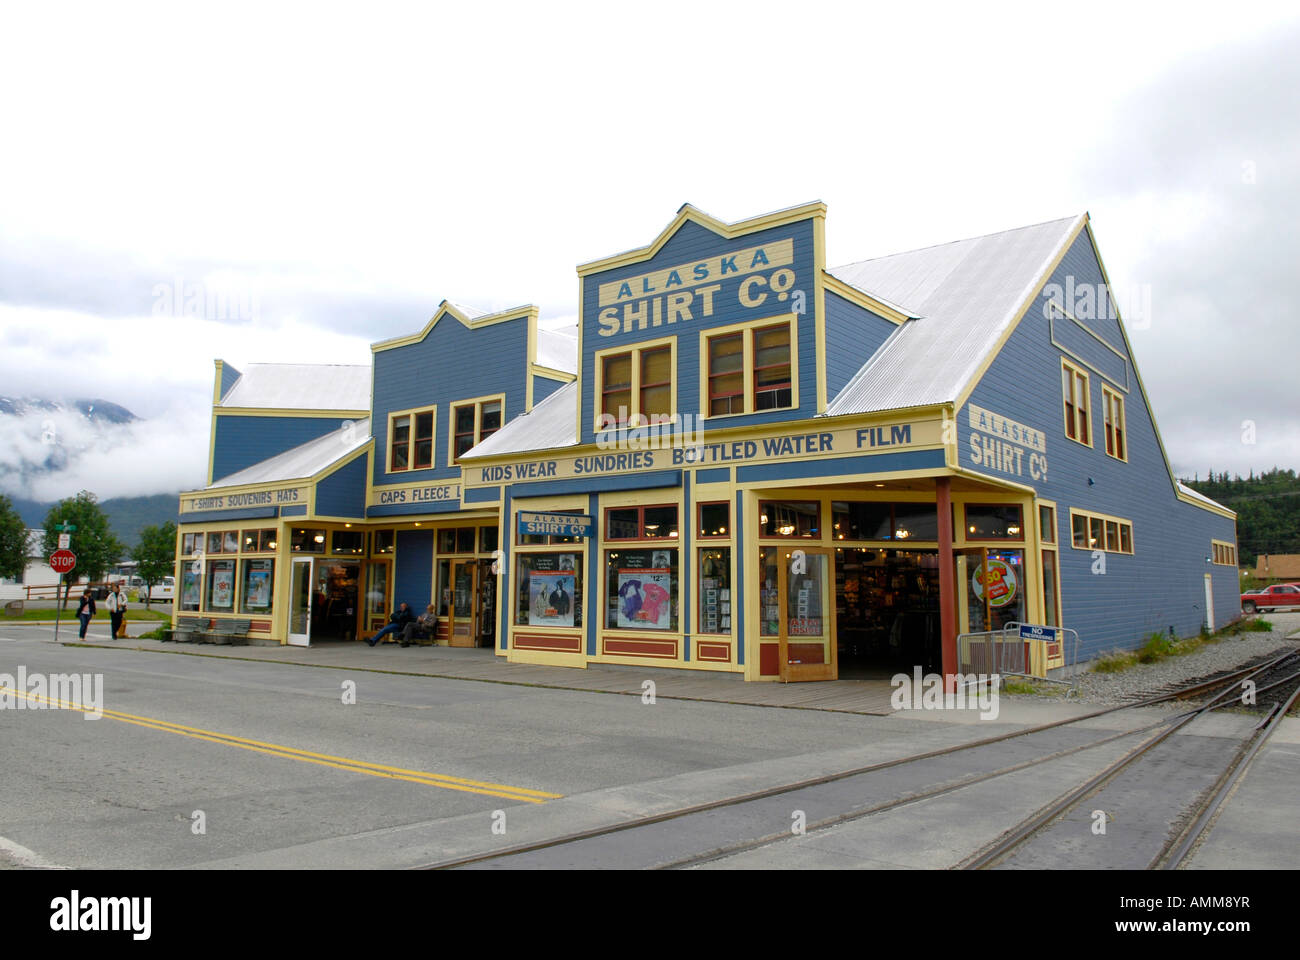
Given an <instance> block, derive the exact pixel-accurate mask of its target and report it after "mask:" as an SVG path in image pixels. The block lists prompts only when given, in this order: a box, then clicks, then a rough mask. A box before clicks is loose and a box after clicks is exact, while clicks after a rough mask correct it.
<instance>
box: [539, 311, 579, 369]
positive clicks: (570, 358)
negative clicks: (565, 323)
mask: <svg viewBox="0 0 1300 960" xmlns="http://www.w3.org/2000/svg"><path fill="white" fill-rule="evenodd" d="M537 362H538V363H539V364H541V365H542V366H543V367H550V368H551V369H552V370H559V371H561V372H563V373H573V374H576V373H577V372H578V325H577V324H576V323H575V324H574V325H573V326H572V327H561V328H559V329H553V330H545V329H538V331H537Z"/></svg>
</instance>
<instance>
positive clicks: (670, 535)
mask: <svg viewBox="0 0 1300 960" xmlns="http://www.w3.org/2000/svg"><path fill="white" fill-rule="evenodd" d="M676 536H677V531H676V530H672V531H669V533H668V539H669V540H671V539H673V538H674V537H676Z"/></svg>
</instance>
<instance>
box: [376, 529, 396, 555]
mask: <svg viewBox="0 0 1300 960" xmlns="http://www.w3.org/2000/svg"><path fill="white" fill-rule="evenodd" d="M393 549H394V547H393V531H392V530H376V531H375V532H374V534H373V535H372V540H371V546H370V552H371V553H372V554H374V555H375V556H382V555H384V554H386V553H392V552H393Z"/></svg>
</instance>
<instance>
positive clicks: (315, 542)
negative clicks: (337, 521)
mask: <svg viewBox="0 0 1300 960" xmlns="http://www.w3.org/2000/svg"><path fill="white" fill-rule="evenodd" d="M289 547H290V548H291V549H292V550H293V552H294V553H324V552H325V531H324V530H313V529H306V528H303V527H294V529H293V530H292V531H291V533H290V536H289Z"/></svg>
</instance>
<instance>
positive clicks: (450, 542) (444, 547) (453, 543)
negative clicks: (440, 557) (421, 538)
mask: <svg viewBox="0 0 1300 960" xmlns="http://www.w3.org/2000/svg"><path fill="white" fill-rule="evenodd" d="M477 540H478V529H477V528H476V527H456V528H455V529H448V530H439V531H438V552H439V553H473V552H474V546H475V543H476V542H477Z"/></svg>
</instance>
